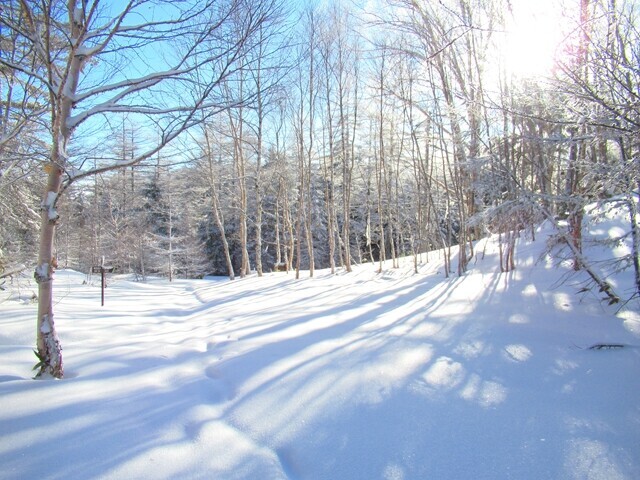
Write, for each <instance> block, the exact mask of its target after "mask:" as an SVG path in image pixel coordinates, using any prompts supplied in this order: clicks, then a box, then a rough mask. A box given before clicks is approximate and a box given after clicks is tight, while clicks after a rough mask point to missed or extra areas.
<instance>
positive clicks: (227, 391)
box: [0, 222, 640, 480]
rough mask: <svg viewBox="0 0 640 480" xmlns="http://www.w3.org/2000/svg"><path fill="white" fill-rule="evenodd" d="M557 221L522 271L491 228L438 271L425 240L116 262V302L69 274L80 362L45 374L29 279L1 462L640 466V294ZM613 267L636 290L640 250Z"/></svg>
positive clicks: (17, 321)
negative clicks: (250, 264)
mask: <svg viewBox="0 0 640 480" xmlns="http://www.w3.org/2000/svg"><path fill="white" fill-rule="evenodd" d="M593 228H594V231H593V232H592V233H593V235H595V236H597V235H600V236H602V235H603V232H604V233H606V231H612V232H614V234H615V232H617V230H616V228H617V227H615V225H613V224H610V225H609V224H607V223H606V222H604V223H600V224H598V225H595V224H594V227H593ZM548 235H549V232H548V231H544V230H542V231H539V232H538V234H537V236H536V242H533V241H531V240H527V239H525V238H521V239H520V240H519V241H518V245H517V248H516V262H517V268H516V270H515V271H513V272H510V273H500V272H499V263H498V257H497V246H496V244H495V243H494V242H493V241H491V240H489V241H484V240H483V241H481V242H479V243H478V245H477V246H476V256H475V257H474V259H473V260H472V261H471V264H470V270H469V272H468V273H467V274H466V275H464V276H463V277H452V278H449V279H447V278H445V277H444V275H443V270H442V268H441V263H442V259H441V258H439V256H438V253H431V254H429V256H428V257H427V256H423V257H422V264H421V266H420V269H419V270H420V271H419V273H418V274H415V273H413V266H412V263H411V260H410V259H406V260H403V263H402V264H401V267H400V268H398V269H392V268H391V266H390V265H388V266H387V268H386V269H385V270H384V271H383V273H377V272H376V267H375V266H372V265H361V266H357V267H355V268H354V271H353V272H352V273H345V272H339V273H337V274H335V275H331V274H330V273H329V272H328V271H324V270H323V271H319V272H316V273H317V275H316V276H315V278H306V277H305V275H304V273H303V277H304V278H301V279H300V280H295V278H294V275H293V274H291V273H289V274H286V273H273V274H266V275H265V276H264V277H263V278H258V277H256V276H250V277H247V278H245V279H238V280H235V281H233V282H229V281H228V280H226V279H204V280H189V281H187V280H179V281H174V282H173V283H171V284H170V283H168V282H167V281H166V280H160V279H156V280H149V281H148V282H146V283H141V282H134V281H132V280H131V279H129V278H128V277H124V276H121V277H118V276H114V277H111V278H110V281H109V286H108V288H107V291H106V299H105V306H104V307H100V288H99V281H98V279H96V278H95V277H94V278H93V279H92V280H91V281H89V282H88V283H86V284H84V283H83V282H84V281H85V280H87V277H86V276H84V275H82V274H80V273H76V272H72V271H65V270H62V271H58V272H57V273H56V284H55V291H56V304H55V311H56V317H55V320H56V326H57V328H58V333H59V336H60V340H61V342H62V345H63V347H64V355H65V357H64V359H65V372H66V378H65V379H64V380H39V381H36V380H31V375H32V372H31V371H30V369H31V367H32V365H33V364H34V363H35V362H36V358H35V356H34V354H33V351H32V350H33V347H32V346H33V344H34V342H35V339H34V336H35V305H34V304H33V303H30V301H29V299H30V297H31V294H32V291H33V290H34V289H35V287H34V285H33V284H31V285H28V284H26V280H25V281H23V282H22V283H19V282H14V284H13V285H12V286H11V288H9V289H7V290H5V291H3V292H1V293H2V295H3V296H2V297H1V298H0V478H2V479H25V478H38V479H260V480H262V479H292V480H293V479H367V480H369V479H384V480H402V479H509V478H511V479H607V480H613V479H638V478H640V314H638V308H637V307H638V304H637V300H634V301H633V302H636V303H629V304H627V305H626V307H625V309H623V310H621V311H619V310H618V309H619V306H617V307H609V306H607V305H606V304H604V303H602V302H601V301H600V299H599V297H598V295H597V294H596V293H578V292H579V290H580V288H581V287H582V283H581V282H582V281H583V280H585V278H586V275H585V274H579V275H577V276H572V275H570V272H571V263H570V262H569V261H567V262H561V263H560V264H558V263H557V262H554V261H552V260H551V259H550V258H549V257H547V256H544V255H542V252H543V251H544V246H545V243H546V240H547V238H548ZM586 236H587V237H588V238H591V237H589V235H586ZM627 240H628V239H627ZM588 243H589V242H588V241H587V242H585V244H586V245H588ZM593 248H596V247H595V246H594V247H593ZM598 248H599V247H598ZM616 248H621V247H620V246H619V245H618V247H616ZM610 252H611V250H610V251H609V253H610ZM623 253H624V252H623ZM598 255H604V253H603V252H600V253H598ZM427 260H428V261H427ZM611 280H612V283H614V284H615V288H616V289H617V290H618V291H619V292H621V294H624V295H626V296H627V297H628V296H629V295H630V292H631V291H632V290H631V287H632V280H633V272H632V271H631V269H629V270H627V271H625V272H623V273H621V274H617V275H616V276H615V278H612V279H611ZM5 287H6V285H5ZM614 344H615V345H619V346H622V347H619V346H618V347H613V346H612V345H614ZM593 345H600V346H601V347H602V348H595V349H590V348H589V347H591V346H593ZM605 345H608V346H605Z"/></svg>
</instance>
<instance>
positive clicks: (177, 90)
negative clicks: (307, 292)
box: [0, 0, 640, 376]
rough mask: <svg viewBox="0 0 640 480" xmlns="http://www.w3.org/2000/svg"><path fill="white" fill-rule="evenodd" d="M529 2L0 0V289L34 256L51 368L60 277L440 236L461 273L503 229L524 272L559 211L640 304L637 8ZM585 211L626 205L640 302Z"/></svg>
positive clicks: (295, 266)
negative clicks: (598, 245) (587, 226)
mask: <svg viewBox="0 0 640 480" xmlns="http://www.w3.org/2000/svg"><path fill="white" fill-rule="evenodd" d="M303 3H304V2H303ZM525 4H526V2H516V1H510V0H443V1H441V2H429V1H419V0H386V1H383V0H379V1H370V2H357V1H354V2H340V1H337V0H336V1H328V2H318V3H313V4H310V5H308V4H305V5H301V4H298V3H296V2H288V1H283V0H264V1H263V0H216V1H214V0H209V1H206V2H192V1H182V2H175V1H163V0H129V1H126V2H125V1H123V2H100V1H99V0H88V1H86V0H85V1H77V0H69V1H67V2H62V1H59V0H41V1H35V0H8V1H6V2H4V4H3V6H2V7H1V8H0V32H1V35H0V96H1V98H0V216H1V218H2V222H0V281H1V279H2V278H6V277H7V276H9V275H10V274H12V273H13V272H16V271H19V270H21V269H25V268H33V269H35V278H36V281H38V283H39V292H38V297H39V298H38V302H39V312H38V322H39V323H38V335H39V338H38V351H39V352H40V353H39V358H40V360H41V361H42V362H43V365H45V366H47V368H44V367H43V369H44V370H43V371H46V372H48V373H50V374H52V375H53V376H61V375H62V371H61V368H62V367H61V366H60V370H59V371H58V370H56V367H55V357H56V355H58V356H59V344H58V340H57V338H56V336H55V329H54V327H53V305H52V288H53V283H54V282H53V273H54V271H55V269H56V268H71V269H75V270H78V271H81V272H84V273H87V274H89V273H90V272H91V270H92V267H95V266H104V265H108V266H110V267H114V269H115V270H116V271H117V272H120V273H134V274H136V275H137V276H138V277H139V278H140V279H144V278H145V277H146V276H147V275H162V276H166V277H167V278H168V279H169V280H171V279H173V278H176V277H180V278H198V277H202V276H204V275H225V276H228V277H229V278H230V279H234V278H236V277H244V276H246V275H249V274H253V273H255V274H257V275H258V276H261V275H262V274H263V272H271V271H291V272H292V274H294V275H295V276H296V278H298V277H300V276H301V275H302V274H303V273H301V272H304V275H310V276H313V275H314V270H315V269H320V268H323V269H324V268H329V269H331V272H336V271H338V270H339V269H342V270H343V271H346V272H349V271H350V270H351V266H352V265H354V264H360V263H364V262H371V263H373V264H376V263H379V265H380V267H379V268H382V262H384V261H387V260H391V261H392V264H394V265H395V264H396V262H397V259H399V258H400V257H402V256H411V257H413V259H414V264H415V268H416V271H417V268H418V264H419V263H420V262H422V261H423V257H422V254H423V253H424V252H428V251H431V250H435V249H444V252H445V270H446V272H445V273H446V275H447V276H449V275H452V276H453V275H458V276H460V275H463V274H464V272H465V271H466V269H467V265H468V263H469V262H470V261H471V260H472V259H473V258H474V255H478V254H481V252H475V251H474V245H475V244H474V242H475V241H477V240H479V239H481V238H483V237H486V236H487V235H499V238H500V244H501V249H500V266H501V267H500V268H501V270H502V271H509V270H510V269H512V268H513V266H514V256H515V255H517V251H515V249H514V245H515V240H516V239H517V238H518V237H519V236H523V235H534V227H535V226H536V225H538V224H539V223H540V222H541V221H547V222H550V224H551V225H553V226H554V228H555V231H556V233H557V235H556V236H555V237H554V238H553V239H550V242H562V243H564V244H566V246H567V247H568V251H569V252H570V257H571V261H572V262H573V267H574V269H576V270H585V271H587V273H588V274H589V276H590V278H591V280H592V283H591V285H590V286H591V287H593V288H595V289H596V290H599V291H600V292H601V293H602V295H603V298H604V299H605V300H606V301H607V302H609V303H617V302H620V301H621V300H622V301H626V300H628V299H629V296H637V295H638V294H640V259H639V258H640V257H639V255H638V251H639V250H640V232H638V226H637V222H638V216H637V203H636V202H637V195H638V188H639V186H640V185H639V182H640V152H639V149H640V135H639V133H640V132H639V129H640V69H639V68H638V65H640V31H639V30H638V27H639V25H638V14H639V13H640V5H638V2H637V1H635V0H563V1H561V2H549V3H548V5H547V4H546V3H544V2H543V3H541V4H540V5H536V6H531V5H529V6H528V7H525ZM538 8H539V9H540V10H539V11H536V9H538ZM545 8H546V9H549V8H551V9H552V10H553V13H550V11H549V10H545ZM544 19H546V23H536V22H543V20H544ZM529 23H531V24H532V25H533V27H534V28H527V24H529ZM530 26H531V25H530ZM549 40H552V44H550V45H549ZM540 53H543V54H544V55H546V57H547V58H542V60H545V61H546V63H544V62H543V63H544V65H538V63H539V60H540V59H541V57H540V55H539V54H540ZM593 202H599V203H600V204H601V205H603V206H604V207H605V208H606V207H607V206H609V207H610V208H625V209H626V210H627V212H628V218H629V219H630V225H631V227H630V230H629V231H628V232H623V233H622V236H620V237H619V239H621V238H623V237H631V238H632V239H633V242H632V244H633V246H634V248H633V251H632V252H630V253H629V255H627V256H626V257H625V258H622V259H621V260H619V263H618V264H617V265H615V266H614V267H615V268H619V269H622V268H632V269H633V270H634V272H635V279H636V282H635V284H636V290H635V291H634V292H631V293H628V292H627V293H624V294H623V293H620V292H616V291H615V290H614V287H613V286H612V285H610V284H609V283H608V282H607V280H606V278H602V277H601V276H599V275H598V273H597V272H596V270H595V269H593V268H591V266H592V261H591V260H590V259H589V258H587V257H586V256H585V255H583V254H582V229H583V225H582V223H583V219H584V215H585V207H586V206H587V205H588V204H591V203H593ZM454 253H455V255H454ZM452 258H455V259H456V260H455V262H453V261H451V260H450V259H452ZM625 295H626V296H625ZM56 351H58V353H57V354H56ZM51 357H53V361H51ZM45 359H46V361H45ZM50 361H51V362H50Z"/></svg>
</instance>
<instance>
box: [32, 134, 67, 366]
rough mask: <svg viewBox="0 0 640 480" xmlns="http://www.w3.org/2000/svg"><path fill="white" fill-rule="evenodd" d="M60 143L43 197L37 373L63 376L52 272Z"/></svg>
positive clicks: (58, 184)
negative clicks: (54, 307)
mask: <svg viewBox="0 0 640 480" xmlns="http://www.w3.org/2000/svg"><path fill="white" fill-rule="evenodd" d="M57 157H58V145H57V144H54V147H53V152H52V159H51V163H49V164H47V167H46V170H47V171H48V174H49V175H48V181H47V188H46V190H45V194H44V197H43V199H42V211H41V225H40V251H39V254H38V266H37V267H36V271H35V275H34V277H35V280H36V282H37V283H38V319H37V329H36V346H37V348H38V351H37V353H36V355H37V356H38V359H39V363H38V364H37V365H36V368H38V369H39V370H38V373H37V374H36V377H47V376H52V377H54V378H62V377H63V375H64V367H63V362H62V347H61V346H60V341H59V340H58V335H57V333H56V328H55V324H54V321H53V273H54V271H55V267H56V263H57V262H56V259H55V257H54V255H53V242H54V239H55V232H56V223H57V221H58V214H57V212H56V208H55V207H56V203H57V200H58V194H59V192H60V186H61V185H62V168H60V166H59V160H58V158H57Z"/></svg>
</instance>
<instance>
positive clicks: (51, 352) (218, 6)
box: [0, 0, 269, 378]
mask: <svg viewBox="0 0 640 480" xmlns="http://www.w3.org/2000/svg"><path fill="white" fill-rule="evenodd" d="M115 10H116V7H114V6H112V5H105V4H103V3H102V2H100V1H99V0H93V1H82V2H81V1H74V0H71V1H68V2H62V1H58V0H43V1H42V2H35V1H30V0H19V1H11V2H10V3H9V4H8V5H5V6H3V8H2V9H1V10H0V25H1V26H2V28H3V30H4V31H6V32H10V34H11V35H12V36H14V37H19V41H20V42H24V43H25V44H26V45H28V50H29V52H30V55H28V56H26V57H22V58H7V57H4V56H3V57H2V58H1V59H0V65H2V67H3V69H7V70H10V71H12V72H15V74H16V75H19V76H21V77H23V78H25V79H30V81H32V82H33V83H34V84H36V85H37V86H38V87H40V88H42V89H44V90H45V91H47V92H48V105H47V107H48V111H49V115H50V120H49V125H48V127H49V129H50V133H51V148H50V151H49V159H48V163H47V164H46V172H47V186H46V188H45V192H44V195H43V197H42V221H41V230H40V251H39V255H38V265H37V267H36V271H35V278H36V280H37V282H38V284H39V297H38V299H39V300H38V317H37V329H36V331H37V351H38V353H37V354H38V358H39V360H40V361H39V363H38V368H39V372H38V376H42V375H50V376H53V377H57V378H60V377H62V376H63V362H62V354H61V348H60V342H59V340H58V335H57V333H56V329H55V326H54V320H53V273H54V269H55V264H56V259H55V255H54V238H55V231H56V224H57V222H58V211H57V205H58V201H59V198H60V195H61V194H62V193H63V192H64V191H65V190H66V189H67V188H68V187H69V185H70V184H72V183H73V182H74V181H77V180H79V179H80V178H85V177H87V176H89V175H94V174H96V173H99V172H103V171H107V170H111V169H114V168H121V167H123V166H129V165H134V164H136V163H139V162H141V161H143V160H144V159H146V158H149V157H151V156H153V155H154V154H155V153H156V152H158V151H159V150H160V149H162V148H163V147H164V146H166V145H167V144H168V143H169V142H171V141H172V140H173V139H175V138H176V137H177V136H178V135H180V134H181V133H182V132H184V131H185V130H186V129H188V128H189V127H191V126H192V125H195V124H197V123H198V122H199V121H201V117H200V116H199V115H197V111H198V110H199V109H201V108H203V107H210V109H209V110H208V111H209V112H210V114H213V113H216V112H219V111H223V110H226V109H228V108H229V107H230V106H231V105H232V104H238V103H240V102H241V99H238V98H237V97H236V98H233V99H223V97H221V96H220V95H216V93H217V92H218V90H219V87H220V84H221V83H222V82H223V81H224V80H225V79H226V78H227V77H228V76H229V75H230V73H231V72H232V71H233V70H234V68H235V65H236V64H237V61H238V59H239V58H240V56H241V54H242V53H243V52H244V51H245V44H246V43H247V40H248V39H249V38H250V37H252V36H253V35H255V33H256V31H257V30H258V28H259V26H260V24H261V23H262V22H263V21H264V20H265V18H266V17H267V16H268V14H269V10H268V7H262V6H261V5H260V2H257V1H255V2H253V1H252V0H244V1H224V2H217V1H207V2H205V3H198V4H197V5H193V4H184V3H176V2H170V1H166V2H165V1H159V2H158V1H154V2H151V1H146V0H130V1H128V2H126V3H125V4H124V5H123V6H122V8H121V9H119V10H118V11H115ZM240 11H242V12H243V14H242V15H241V12H240ZM234 16H235V17H241V18H242V19H243V20H242V22H240V23H237V22H230V21H229V19H230V18H232V17H234ZM133 18H135V20H134V19H133ZM130 19H131V20H130ZM178 40H179V41H180V42H181V48H180V49H179V50H174V51H173V52H172V53H171V54H169V53H167V55H166V56H164V57H163V58H158V59H157V60H158V62H156V63H154V64H152V65H146V66H145V67H146V68H142V70H143V71H140V70H141V66H140V65H137V66H136V67H134V65H133V63H132V60H133V59H134V58H135V59H138V56H137V55H138V54H137V52H139V51H141V50H145V51H147V52H152V51H153V49H158V48H166V47H167V46H170V43H171V42H173V41H178ZM36 65H38V66H41V67H39V68H34V66H36ZM114 66H115V67H116V68H114ZM136 68H137V69H138V72H136ZM195 69H201V70H207V71H208V72H209V74H208V82H207V84H206V85H205V88H203V89H202V91H201V94H200V95H199V96H198V97H197V98H190V97H189V96H187V95H181V94H180V92H184V91H185V89H184V87H185V82H187V81H190V80H192V79H191V78H189V77H188V74H189V73H190V72H192V71H194V70H195ZM136 74H138V75H136ZM171 92H174V93H175V94H174V95H171ZM160 93H163V94H164V95H163V96H162V97H161V96H159V94H160ZM119 112H130V113H132V114H135V115H137V116H138V118H139V119H140V122H141V123H145V124H146V125H148V126H149V127H150V128H153V129H155V130H159V132H160V140H159V141H158V142H157V143H155V144H153V145H148V146H147V148H146V149H145V150H144V151H142V152H140V153H139V154H137V155H136V156H135V157H134V158H132V159H129V160H127V161H126V162H122V161H119V160H112V161H109V160H108V159H105V160H104V161H102V162H100V164H99V165H98V166H97V167H95V168H94V167H93V166H90V165H87V164H86V163H84V164H83V163H77V162H75V161H74V158H73V157H72V155H71V154H70V152H71V147H72V143H73V142H74V140H75V139H80V138H81V132H82V131H83V129H84V130H85V131H86V130H87V129H88V128H90V127H92V126H93V128H95V125H96V124H97V123H98V122H100V120H102V119H107V120H108V119H109V117H110V116H111V115H113V114H114V113H119Z"/></svg>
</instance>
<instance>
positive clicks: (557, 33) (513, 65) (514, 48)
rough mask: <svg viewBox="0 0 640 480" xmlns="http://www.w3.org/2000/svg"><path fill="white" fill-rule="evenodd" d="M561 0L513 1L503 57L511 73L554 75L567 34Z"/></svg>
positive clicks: (506, 15)
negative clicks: (564, 28) (564, 30)
mask: <svg viewBox="0 0 640 480" xmlns="http://www.w3.org/2000/svg"><path fill="white" fill-rule="evenodd" d="M560 4H561V2H558V1H557V0H555V1H554V0H539V1H537V2H531V1H527V0H518V1H513V2H512V9H511V11H510V12H507V13H506V14H505V17H506V19H505V23H506V28H505V35H504V47H503V59H504V60H503V61H504V66H505V69H506V71H507V72H508V73H510V74H512V75H514V76H517V77H523V78H535V77H544V76H549V75H551V73H552V71H553V67H554V65H555V62H556V59H557V58H558V55H559V54H560V51H561V48H560V47H561V45H562V41H563V38H564V35H563V28H562V19H563V11H562V9H561V7H560Z"/></svg>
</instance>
